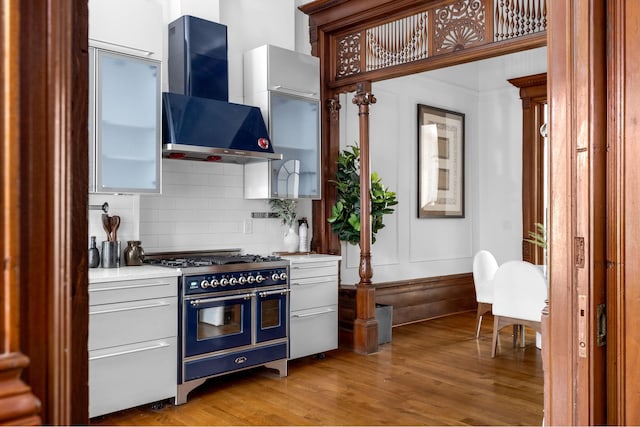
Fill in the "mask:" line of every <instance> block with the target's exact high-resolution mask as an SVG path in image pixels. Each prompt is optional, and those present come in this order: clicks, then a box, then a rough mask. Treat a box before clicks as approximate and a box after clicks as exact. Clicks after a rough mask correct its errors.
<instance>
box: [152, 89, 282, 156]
mask: <svg viewBox="0 0 640 427" xmlns="http://www.w3.org/2000/svg"><path fill="white" fill-rule="evenodd" d="M162 115H163V118H162V138H163V146H162V152H163V155H164V157H169V158H176V159H188V160H209V161H228V162H234V163H247V162H250V161H256V160H269V159H274V160H282V154H275V153H274V152H273V147H272V146H271V142H270V139H269V133H268V132H267V128H266V126H265V124H264V120H263V118H262V113H261V112H260V109H259V108H258V107H251V106H248V105H241V104H233V103H230V102H224V101H218V100H215V99H208V98H199V97H196V96H187V95H181V94H177V93H169V92H165V93H163V94H162Z"/></svg>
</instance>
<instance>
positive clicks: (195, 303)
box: [189, 292, 256, 307]
mask: <svg viewBox="0 0 640 427" xmlns="http://www.w3.org/2000/svg"><path fill="white" fill-rule="evenodd" d="M255 296H256V294H255V292H252V293H250V294H244V295H229V296H226V297H216V298H205V299H194V300H191V301H189V303H191V305H192V306H194V307H197V306H199V305H200V304H208V303H210V302H219V301H229V300H232V299H240V298H242V299H251V298H254V297H255Z"/></svg>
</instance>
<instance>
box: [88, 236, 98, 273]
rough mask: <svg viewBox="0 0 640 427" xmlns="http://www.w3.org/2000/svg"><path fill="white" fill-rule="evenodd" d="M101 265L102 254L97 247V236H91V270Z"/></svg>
mask: <svg viewBox="0 0 640 427" xmlns="http://www.w3.org/2000/svg"><path fill="white" fill-rule="evenodd" d="M99 265H100V252H98V248H97V247H96V236H91V246H89V268H96V267H97V266H99Z"/></svg>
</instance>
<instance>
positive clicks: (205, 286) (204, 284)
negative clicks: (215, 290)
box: [200, 279, 211, 289]
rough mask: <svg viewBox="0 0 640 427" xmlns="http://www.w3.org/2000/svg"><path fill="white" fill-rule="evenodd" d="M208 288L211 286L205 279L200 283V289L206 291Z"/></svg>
mask: <svg viewBox="0 0 640 427" xmlns="http://www.w3.org/2000/svg"><path fill="white" fill-rule="evenodd" d="M209 286H211V285H210V284H209V281H207V280H206V279H205V280H203V281H202V282H200V287H201V288H202V289H207V288H208V287H209Z"/></svg>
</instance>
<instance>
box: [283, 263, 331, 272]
mask: <svg viewBox="0 0 640 427" xmlns="http://www.w3.org/2000/svg"><path fill="white" fill-rule="evenodd" d="M335 266H336V265H335V264H334V263H324V264H307V265H293V266H291V268H292V269H293V270H310V269H312V268H325V267H335Z"/></svg>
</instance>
